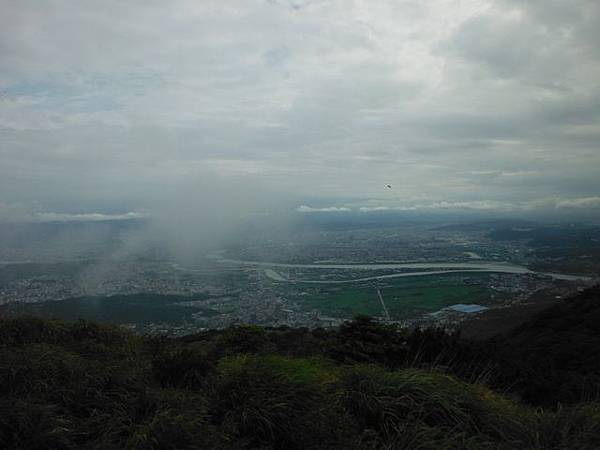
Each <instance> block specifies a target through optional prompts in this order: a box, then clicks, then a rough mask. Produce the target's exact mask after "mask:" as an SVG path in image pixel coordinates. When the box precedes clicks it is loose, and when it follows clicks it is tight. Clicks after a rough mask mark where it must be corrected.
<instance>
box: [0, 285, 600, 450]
mask: <svg viewBox="0 0 600 450" xmlns="http://www.w3.org/2000/svg"><path fill="white" fill-rule="evenodd" d="M599 305H600V296H599V290H598V289H595V290H589V291H587V292H585V293H583V294H581V295H580V296H578V297H576V298H574V299H570V300H568V301H567V302H565V303H564V304H561V305H559V306H557V307H555V308H552V309H550V310H547V311H545V312H543V313H542V314H540V315H538V316H537V317H535V318H534V319H533V320H532V321H530V322H528V323H527V324H525V325H523V326H522V327H520V328H519V329H517V330H515V331H514V332H513V333H511V334H510V335H509V336H505V337H502V338H498V339H495V340H493V341H488V342H479V343H475V342H469V341H465V340H462V339H460V337H459V336H457V335H452V336H449V335H447V334H445V333H443V332H442V331H439V330H428V331H414V332H407V331H402V330H398V329H396V328H395V327H393V326H387V325H382V324H378V323H376V322H374V321H372V320H371V319H369V318H367V317H359V318H357V319H356V320H354V321H352V322H349V323H347V324H345V325H344V326H342V327H341V328H340V329H338V330H307V329H289V328H278V329H263V328H258V327H253V326H239V327H235V328H230V329H227V330H221V331H209V332H206V333H202V334H198V335H194V336H188V337H186V338H182V339H169V338H148V337H139V336H135V335H132V334H129V333H127V332H124V331H122V330H119V329H117V328H113V327H110V326H105V325H99V324H96V323H90V322H74V323H65V322H61V321H48V320H41V319H34V318H20V319H10V320H1V321H0V448H7V449H9V448H23V449H38V448H39V449H44V448H47V449H80V448H89V449H112V448H115V449H121V448H130V449H210V448H216V449H250V448H261V449H380V448H381V449H432V450H433V449H436V450H437V449H457V450H458V449H515V448H518V449H590V450H591V449H598V448H600V403H598V402H597V400H598V387H599V386H600V383H599V376H600V356H599V355H598V353H599V352H598V349H600V329H599V327H600V306H599Z"/></svg>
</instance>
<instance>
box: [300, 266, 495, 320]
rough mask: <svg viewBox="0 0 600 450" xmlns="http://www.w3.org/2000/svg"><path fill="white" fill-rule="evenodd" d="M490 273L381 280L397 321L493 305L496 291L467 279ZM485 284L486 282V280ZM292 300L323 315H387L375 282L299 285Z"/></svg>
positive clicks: (386, 299) (386, 302) (392, 314)
mask: <svg viewBox="0 0 600 450" xmlns="http://www.w3.org/2000/svg"><path fill="white" fill-rule="evenodd" d="M488 276H489V275H487V274H477V275H469V276H465V275H464V274H444V275H431V276H420V277H414V278H412V277H407V278H397V279H395V280H390V279H388V280H385V281H379V282H378V286H379V288H380V289H381V293H382V295H383V298H384V301H385V304H386V306H387V309H388V311H389V313H390V316H391V317H392V318H394V319H404V318H410V317H415V316H417V315H419V314H422V313H429V312H435V311H438V310H440V309H442V308H444V307H446V306H449V305H453V304H456V303H489V300H490V298H491V295H492V291H491V290H490V289H488V288H486V287H485V286H483V285H482V284H469V283H466V282H465V279H466V278H469V279H471V280H472V279H474V278H475V277H477V278H478V279H480V280H481V278H485V277H488ZM482 281H483V280H482ZM291 289H293V290H294V293H293V294H292V299H293V300H294V301H295V302H297V303H298V304H299V305H301V306H302V307H305V308H307V309H317V310H319V311H320V312H321V313H322V314H325V315H331V316H334V317H345V318H350V317H353V316H355V315H357V314H367V315H372V316H381V315H383V312H382V308H381V304H380V302H379V299H378V297H377V291H376V288H375V284H374V283H373V282H365V283H356V284H354V283H352V284H333V285H318V286H315V285H311V286H308V285H302V284H298V285H295V286H294V287H293V288H291Z"/></svg>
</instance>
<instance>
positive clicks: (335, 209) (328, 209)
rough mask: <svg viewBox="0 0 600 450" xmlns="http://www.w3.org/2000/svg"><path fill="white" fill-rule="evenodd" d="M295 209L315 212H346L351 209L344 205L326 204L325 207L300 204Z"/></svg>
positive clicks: (303, 211)
mask: <svg viewBox="0 0 600 450" xmlns="http://www.w3.org/2000/svg"><path fill="white" fill-rule="evenodd" d="M296 211H298V212H301V213H315V212H348V211H352V210H351V209H350V208H346V207H345V206H339V207H338V206H327V207H325V208H312V207H310V206H306V205H301V206H298V207H297V208H296Z"/></svg>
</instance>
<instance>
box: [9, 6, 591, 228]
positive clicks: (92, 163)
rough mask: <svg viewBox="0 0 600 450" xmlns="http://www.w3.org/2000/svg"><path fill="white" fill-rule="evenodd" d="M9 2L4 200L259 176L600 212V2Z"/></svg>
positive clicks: (315, 206)
mask: <svg viewBox="0 0 600 450" xmlns="http://www.w3.org/2000/svg"><path fill="white" fill-rule="evenodd" d="M0 11H1V13H0V219H3V220H7V219H11V218H12V219H13V220H14V219H15V218H16V217H17V218H27V217H29V218H37V219H38V220H51V219H56V218H60V219H65V218H69V217H70V215H74V216H73V217H75V218H80V219H82V218H94V219H92V220H96V219H98V218H101V217H104V215H111V214H114V215H118V217H132V215H133V216H135V215H136V214H145V213H147V212H148V211H152V208H153V205H155V204H156V203H157V202H161V201H163V202H164V201H167V202H169V201H170V200H169V199H172V198H178V199H179V200H180V201H181V203H179V204H181V205H186V207H187V205H190V206H189V207H190V208H195V207H198V208H200V207H202V205H205V206H206V205H210V204H211V203H208V204H207V203H201V204H200V205H196V203H195V201H196V198H197V197H199V196H200V197H208V198H210V199H212V200H213V201H215V202H216V201H218V202H221V201H223V202H224V203H225V204H226V205H231V207H232V208H235V207H236V205H237V204H238V203H236V202H235V201H233V202H232V203H228V201H231V199H225V197H235V198H236V199H237V200H238V201H240V198H241V199H242V200H243V201H241V203H243V204H244V205H246V206H248V202H246V201H245V199H244V195H245V196H255V197H257V198H260V199H262V200H265V199H268V198H277V199H284V200H282V201H284V202H288V203H286V205H287V207H289V208H290V210H298V211H299V212H304V213H310V212H311V211H314V210H319V209H322V208H324V209H325V210H327V211H331V212H332V213H339V212H340V211H341V212H343V211H347V210H357V211H359V210H361V211H364V212H365V213H366V212H368V211H372V210H378V209H394V208H396V209H399V210H419V209H426V210H436V209H444V210H448V209H477V210H479V209H482V210H499V211H507V210H509V211H529V210H538V209H539V210H544V209H545V210H564V211H570V210H572V211H578V210H584V209H585V210H588V211H589V210H595V211H598V212H600V2H598V1H597V0H564V1H557V0H528V1H517V0H514V1H511V0H498V1H483V0H482V1H475V0H470V1H458V0H431V1H428V0H414V1H399V0H396V1H389V2H386V1H366V0H365V1H349V0H348V1H346V0H344V1H327V0H313V1H311V0H292V1H288V0H271V1H267V0H244V1H239V2H238V1H226V0H218V1H214V2H213V1H209V0H202V1H198V0H190V1H168V2H166V1H163V0H156V1H149V0H143V1H142V0H139V1H136V0H128V1H113V0H98V1H76V0H71V1H66V0H64V1H60V0H45V1H43V2H40V1H38V0H0ZM387 184H390V185H391V186H392V188H391V189H390V188H387V187H386V185H387ZM250 193H252V194H250ZM275 194H276V197H275ZM259 203H261V202H257V205H258V204H259Z"/></svg>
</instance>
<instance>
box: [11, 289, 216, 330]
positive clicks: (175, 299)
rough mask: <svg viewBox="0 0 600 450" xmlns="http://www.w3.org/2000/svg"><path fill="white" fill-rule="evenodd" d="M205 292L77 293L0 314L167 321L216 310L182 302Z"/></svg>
mask: <svg viewBox="0 0 600 450" xmlns="http://www.w3.org/2000/svg"><path fill="white" fill-rule="evenodd" d="M206 298H208V296H207V295H206V294H196V295H195V296H193V297H183V296H178V295H155V294H133V295H113V296H110V297H100V296H98V297H77V298H69V299H65V300H57V301H49V302H42V303H16V304H10V305H4V306H3V307H1V308H0V315H2V313H7V314H9V315H21V314H26V315H35V316H40V317H48V318H60V319H65V320H78V319H85V320H95V321H99V322H108V323H115V324H123V323H135V324H138V325H143V324H148V323H169V324H172V325H175V324H181V323H184V322H186V321H192V314H194V313H202V314H203V315H204V316H211V315H216V314H219V313H218V312H217V311H214V310H212V309H210V308H202V307H199V306H196V305H189V306H188V305H186V304H185V303H186V302H190V301H192V300H196V301H197V300H204V299H206Z"/></svg>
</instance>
